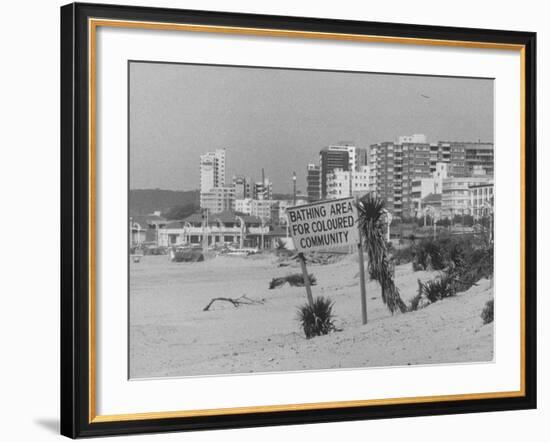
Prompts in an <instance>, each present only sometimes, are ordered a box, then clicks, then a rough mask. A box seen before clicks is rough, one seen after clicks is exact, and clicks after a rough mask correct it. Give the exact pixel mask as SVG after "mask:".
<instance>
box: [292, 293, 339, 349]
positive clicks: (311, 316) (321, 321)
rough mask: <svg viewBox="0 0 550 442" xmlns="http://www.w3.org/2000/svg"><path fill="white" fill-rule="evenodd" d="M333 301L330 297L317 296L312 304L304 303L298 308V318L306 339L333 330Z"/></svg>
mask: <svg viewBox="0 0 550 442" xmlns="http://www.w3.org/2000/svg"><path fill="white" fill-rule="evenodd" d="M333 306H334V302H332V301H331V300H330V298H325V297H324V296H319V297H317V298H315V299H314V301H313V305H310V304H304V305H302V306H301V307H300V308H299V309H298V320H299V321H300V324H301V326H302V329H303V330H304V334H305V335H306V338H307V339H310V338H313V337H314V336H321V335H326V334H328V333H330V332H331V331H334V330H335V327H334V323H333V319H334V315H333V313H332V307H333Z"/></svg>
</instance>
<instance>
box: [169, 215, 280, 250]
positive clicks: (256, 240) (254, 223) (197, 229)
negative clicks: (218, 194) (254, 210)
mask: <svg viewBox="0 0 550 442" xmlns="http://www.w3.org/2000/svg"><path fill="white" fill-rule="evenodd" d="M269 232H270V225H269V224H268V223H265V222H263V221H262V220H261V219H260V218H258V217H256V216H250V215H240V214H237V213H235V212H229V211H227V212H220V213H217V214H205V213H194V214H192V215H190V216H188V217H187V218H185V219H183V220H180V221H174V222H171V223H169V224H167V225H166V226H165V227H164V228H161V229H159V243H160V245H161V246H164V247H169V246H175V245H203V246H204V245H205V244H208V247H213V246H215V245H220V246H221V245H223V244H232V245H234V246H236V247H259V248H262V245H263V246H264V247H266V246H267V245H268V240H267V239H266V237H267V234H268V233H269Z"/></svg>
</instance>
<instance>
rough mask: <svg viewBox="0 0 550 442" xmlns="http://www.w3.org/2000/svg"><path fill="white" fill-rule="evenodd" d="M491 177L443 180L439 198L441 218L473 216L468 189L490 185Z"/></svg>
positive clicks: (491, 182)
mask: <svg viewBox="0 0 550 442" xmlns="http://www.w3.org/2000/svg"><path fill="white" fill-rule="evenodd" d="M492 184H493V177H492V176H491V175H481V176H471V177H452V178H445V179H444V180H443V192H442V196H441V211H442V215H443V217H448V218H452V217H454V215H473V213H472V209H473V207H472V205H471V194H470V188H473V187H476V186H479V185H485V186H488V185H492Z"/></svg>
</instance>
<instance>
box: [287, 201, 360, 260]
mask: <svg viewBox="0 0 550 442" xmlns="http://www.w3.org/2000/svg"><path fill="white" fill-rule="evenodd" d="M287 214H288V221H289V231H290V235H291V236H292V240H293V242H294V247H295V248H296V250H298V251H299V252H302V253H303V252H313V251H330V250H335V249H340V248H345V247H349V246H356V245H357V243H358V242H359V233H358V229H357V207H356V205H355V198H342V199H337V200H325V201H319V202H315V203H312V204H305V205H303V206H295V207H289V208H288V209H287Z"/></svg>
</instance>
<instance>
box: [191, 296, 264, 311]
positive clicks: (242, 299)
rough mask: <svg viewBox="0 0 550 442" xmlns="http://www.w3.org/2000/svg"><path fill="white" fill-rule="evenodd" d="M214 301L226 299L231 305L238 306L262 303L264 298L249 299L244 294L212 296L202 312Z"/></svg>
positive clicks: (208, 308)
mask: <svg viewBox="0 0 550 442" xmlns="http://www.w3.org/2000/svg"><path fill="white" fill-rule="evenodd" d="M216 301H226V302H229V303H231V304H233V307H240V306H241V305H252V304H263V303H264V300H263V299H262V300H256V299H250V298H249V297H248V296H246V295H242V296H239V297H238V298H224V297H220V298H212V299H211V300H210V302H209V303H208V304H207V305H206V307H204V308H203V309H202V311H203V312H206V311H208V310H210V307H211V306H212V304H214V302H216Z"/></svg>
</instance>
